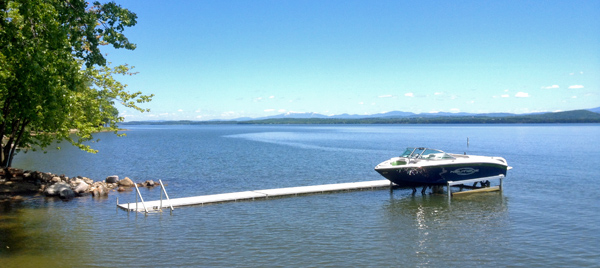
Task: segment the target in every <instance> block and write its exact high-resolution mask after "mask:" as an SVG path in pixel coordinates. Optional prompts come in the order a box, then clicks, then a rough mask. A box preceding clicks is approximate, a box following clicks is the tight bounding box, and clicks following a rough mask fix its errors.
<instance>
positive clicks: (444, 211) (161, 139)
mask: <svg viewBox="0 0 600 268" xmlns="http://www.w3.org/2000/svg"><path fill="white" fill-rule="evenodd" d="M127 128H128V130H127V131H126V132H125V133H127V136H126V137H116V136H114V135H113V134H111V133H99V134H97V135H96V137H97V138H99V139H100V142H98V143H94V144H92V147H94V148H95V149H98V150H99V153H97V154H88V153H84V152H81V151H79V150H78V149H76V148H73V147H71V146H69V145H66V144H63V145H61V147H62V149H61V150H49V151H48V152H47V153H45V154H44V153H41V152H29V153H26V154H20V155H18V156H17V157H16V158H15V161H14V166H15V167H18V168H24V169H32V170H39V171H44V172H52V173H56V174H65V175H67V176H77V175H81V176H86V177H90V178H93V179H94V180H101V179H103V178H105V177H107V176H109V175H119V176H120V177H121V178H123V177H129V178H131V179H133V180H134V181H136V182H143V181H145V180H148V179H153V180H158V179H161V180H162V181H163V182H165V183H166V184H167V191H168V193H169V196H170V197H171V198H178V197H188V196H195V195H205V194H216V193H226V192H237V191H246V190H258V189H270V188H280V187H293V186H306V185H318V184H329V183H342V182H356V181H368V180H380V179H383V177H381V176H380V175H379V174H377V172H375V171H374V170H373V168H374V167H375V166H376V165H377V164H378V163H380V162H382V161H384V160H386V159H389V158H391V157H393V156H398V155H399V154H400V153H402V151H403V150H404V148H406V147H412V146H426V147H431V148H436V149H441V150H444V151H446V152H450V153H463V152H466V153H467V154H475V155H488V156H502V157H504V158H506V160H507V161H508V164H509V165H510V166H512V167H513V169H512V170H510V171H509V172H508V174H507V178H506V179H505V180H504V191H502V192H492V193H481V194H471V195H465V196H461V197H456V198H453V199H452V201H451V202H450V203H449V202H448V200H447V197H446V195H434V194H431V192H430V191H428V192H427V194H425V195H421V193H420V192H418V193H417V194H415V195H413V194H412V190H411V189H402V188H400V189H395V190H394V191H390V190H373V191H357V192H343V193H329V194H315V195H305V196H298V197H287V198H275V199H268V200H260V201H243V202H234V203H222V204H214V205H205V206H190V207H183V208H177V209H175V211H173V215H169V213H168V212H166V213H162V214H149V215H147V216H145V215H144V214H136V213H127V212H125V211H122V210H119V209H116V198H117V197H118V198H119V200H120V202H121V203H124V202H133V201H135V196H134V193H133V192H123V193H118V192H111V193H110V195H109V196H108V197H107V198H102V199H99V198H92V197H82V198H76V199H74V200H72V201H68V202H63V201H61V200H58V199H54V198H45V197H34V198H31V199H27V200H26V201H24V202H21V203H0V263H1V264H2V265H1V266H2V267H40V266H45V267H52V266H60V267H106V266H111V267H148V266H165V267H233V266H235V267H356V266H358V267H399V266H408V267H440V266H461V267H463V266H464V267H473V266H490V267H493V266H523V267H548V266H552V267H557V266H561V267H566V266H573V267H600V250H598V245H600V187H598V184H596V182H598V176H599V175H598V173H599V172H600V146H599V144H600V125H598V124H548V125H349V126H341V125H290V126H287V125H249V126H241V125H223V126H222V125H202V126H127ZM467 139H468V140H469V144H468V145H467ZM142 194H143V195H144V199H145V200H156V199H158V198H159V197H160V192H159V188H155V189H149V190H146V189H144V190H143V191H142Z"/></svg>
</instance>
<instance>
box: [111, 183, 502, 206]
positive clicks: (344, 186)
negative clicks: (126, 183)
mask: <svg viewBox="0 0 600 268" xmlns="http://www.w3.org/2000/svg"><path fill="white" fill-rule="evenodd" d="M494 179H499V180H500V185H499V186H496V187H489V180H494ZM502 179H504V175H497V176H490V177H483V178H477V179H471V180H461V181H449V182H448V183H447V184H446V187H447V194H448V200H450V198H451V197H452V196H453V195H457V194H467V193H477V192H490V191H502ZM484 181H485V182H487V183H488V185H487V187H485V186H483V182H484ZM159 182H160V185H161V188H162V189H161V190H162V191H161V198H160V200H156V201H149V202H144V199H143V198H142V195H141V193H140V191H139V189H138V188H137V185H136V192H137V196H136V197H139V199H140V200H141V202H137V199H136V202H135V203H124V204H119V199H118V198H117V207H119V208H122V209H124V210H127V211H145V212H146V213H148V212H149V211H162V209H163V208H170V209H171V211H173V208H174V207H182V206H193V205H205V204H214V203H224V202H235V201H243V200H256V199H268V198H269V197H285V196H295V195H305V194H317V193H331V192H342V191H358V190H374V189H382V188H391V187H393V186H394V184H392V183H391V182H390V181H389V180H377V181H363V182H348V183H336V184H325V185H313V186H301V187H288V188H278V189H266V190H255V191H244V192H235V193H224V194H213V195H202V196H192V197H184V198H174V199H169V196H168V195H167V192H166V191H165V188H164V185H163V183H162V181H160V180H159ZM477 182H481V183H482V186H481V187H475V185H473V186H471V187H470V188H474V190H470V191H460V192H454V193H453V192H452V190H451V188H450V187H452V186H463V185H464V184H466V183H475V184H476V183H477ZM427 187H428V186H424V187H423V191H422V193H423V194H424V193H425V189H427ZM440 187H443V186H440ZM163 192H164V195H165V196H166V199H165V200H163V198H162V194H163ZM415 192H416V188H414V187H413V194H414V193H415Z"/></svg>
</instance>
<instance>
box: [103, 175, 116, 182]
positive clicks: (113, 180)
mask: <svg viewBox="0 0 600 268" xmlns="http://www.w3.org/2000/svg"><path fill="white" fill-rule="evenodd" d="M118 181H119V176H117V175H113V176H108V177H106V183H117V182H118Z"/></svg>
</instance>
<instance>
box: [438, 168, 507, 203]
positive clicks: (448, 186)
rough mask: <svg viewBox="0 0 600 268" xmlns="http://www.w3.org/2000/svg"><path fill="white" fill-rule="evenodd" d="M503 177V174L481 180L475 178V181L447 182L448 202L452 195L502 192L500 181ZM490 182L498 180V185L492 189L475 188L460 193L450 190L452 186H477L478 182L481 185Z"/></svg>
mask: <svg viewBox="0 0 600 268" xmlns="http://www.w3.org/2000/svg"><path fill="white" fill-rule="evenodd" d="M504 177H505V176H504V175H503V174H499V175H497V176H490V177H482V178H476V179H470V180H460V181H448V183H447V184H446V187H447V192H448V200H450V199H451V198H452V196H453V195H459V194H470V193H480V192H493V191H502V180H503V179H504ZM490 180H500V184H499V185H498V186H494V187H481V188H476V189H474V190H468V191H460V192H454V193H453V192H452V188H451V187H452V186H456V185H464V184H467V183H475V184H477V183H478V182H479V183H483V182H485V181H490Z"/></svg>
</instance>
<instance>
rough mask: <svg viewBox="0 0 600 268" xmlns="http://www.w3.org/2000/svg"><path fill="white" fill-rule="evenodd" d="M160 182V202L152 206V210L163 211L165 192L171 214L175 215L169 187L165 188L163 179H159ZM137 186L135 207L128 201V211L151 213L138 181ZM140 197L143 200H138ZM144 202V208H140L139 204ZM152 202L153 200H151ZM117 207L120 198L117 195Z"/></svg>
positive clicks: (135, 184)
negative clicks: (168, 190) (168, 192)
mask: <svg viewBox="0 0 600 268" xmlns="http://www.w3.org/2000/svg"><path fill="white" fill-rule="evenodd" d="M158 182H159V184H160V202H159V205H158V206H154V207H152V212H162V208H163V193H164V196H165V197H166V198H167V200H166V202H167V204H168V206H169V208H170V213H171V215H173V210H174V208H173V205H172V204H171V199H169V194H167V189H166V188H165V184H164V183H163V182H162V180H160V179H159V180H158ZM133 185H134V186H135V192H136V195H135V209H133V208H131V207H130V205H131V203H127V212H130V211H135V212H142V211H143V212H144V213H146V214H148V213H150V212H151V211H149V210H148V206H146V202H144V198H143V197H142V192H141V191H140V188H139V187H138V186H137V183H134V184H133ZM138 198H139V200H140V201H141V202H138ZM140 203H141V204H142V207H143V210H140V209H139V207H138V206H139V204H140ZM150 203H152V202H150ZM117 207H119V198H118V197H117Z"/></svg>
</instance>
